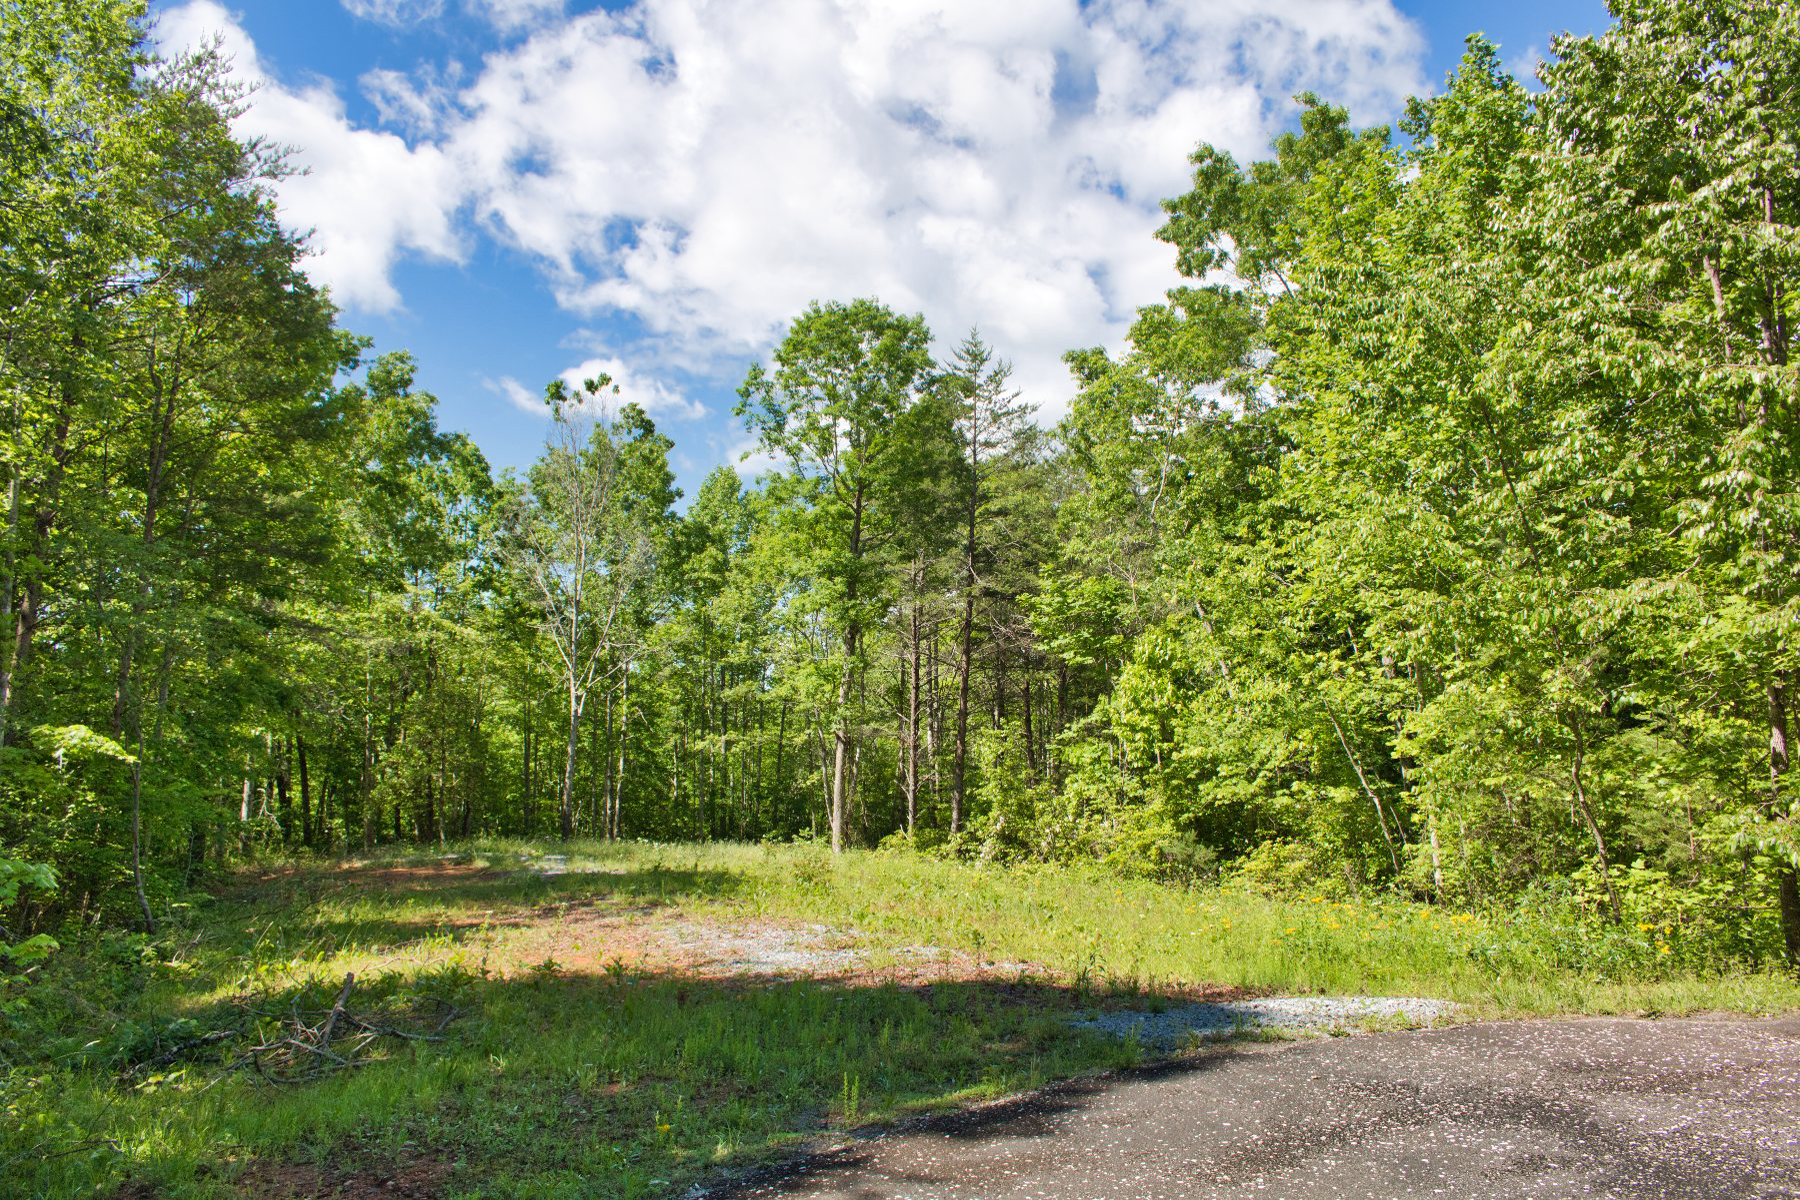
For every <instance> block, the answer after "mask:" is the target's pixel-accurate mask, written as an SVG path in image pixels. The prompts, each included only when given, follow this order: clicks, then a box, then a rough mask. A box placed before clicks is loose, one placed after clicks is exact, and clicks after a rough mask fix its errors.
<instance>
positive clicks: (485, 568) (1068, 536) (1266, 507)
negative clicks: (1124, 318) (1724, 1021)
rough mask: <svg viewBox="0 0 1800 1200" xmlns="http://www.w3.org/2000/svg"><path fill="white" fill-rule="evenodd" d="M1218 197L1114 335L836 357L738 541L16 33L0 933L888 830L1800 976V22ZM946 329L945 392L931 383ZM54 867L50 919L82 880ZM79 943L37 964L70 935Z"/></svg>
mask: <svg viewBox="0 0 1800 1200" xmlns="http://www.w3.org/2000/svg"><path fill="white" fill-rule="evenodd" d="M1615 11H1616V14H1617V23H1616V24H1615V26H1614V27H1613V28H1612V29H1611V30H1610V31H1609V32H1607V33H1606V34H1605V35H1603V36H1600V37H1597V38H1584V39H1573V38H1570V39H1564V40H1562V41H1560V42H1559V43H1558V44H1557V45H1556V47H1555V50H1554V52H1553V55H1552V61H1551V62H1550V63H1548V64H1547V65H1546V66H1545V67H1544V68H1543V70H1542V73H1541V90H1532V89H1528V88H1527V87H1526V86H1525V85H1524V84H1522V83H1521V82H1520V81H1518V80H1516V79H1514V78H1512V77H1510V76H1509V75H1508V73H1507V72H1506V71H1505V70H1504V69H1503V68H1502V67H1501V65H1500V62H1499V60H1498V57H1497V55H1496V52H1495V51H1494V49H1493V48H1492V47H1491V46H1490V45H1488V44H1486V43H1485V42H1482V41H1480V40H1479V39H1474V40H1471V42H1470V44H1469V49H1468V53H1467V56H1466V57H1465V59H1464V60H1463V63H1462V66H1461V68H1460V69H1459V70H1458V71H1457V72H1456V74H1455V75H1454V77H1453V78H1452V79H1450V80H1449V81H1448V82H1447V84H1446V86H1445V87H1444V88H1443V89H1442V91H1441V93H1440V94H1439V95H1438V96H1437V97H1435V98H1433V99H1429V100H1419V101H1415V102H1414V103H1413V104H1412V106H1411V107H1410V109H1409V111H1408V112H1407V114H1406V116H1405V119H1404V120H1403V121H1401V122H1400V124H1399V126H1398V128H1397V129H1389V128H1386V127H1377V128H1371V129H1356V128H1353V127H1352V126H1351V124H1350V123H1349V121H1348V118H1347V116H1346V113H1345V112H1344V111H1343V110H1342V109H1340V108H1337V107H1334V106H1333V105H1332V104H1331V103H1330V102H1329V100H1328V99H1320V98H1318V97H1314V96H1311V95H1307V96H1302V97H1300V107H1299V111H1298V120H1297V123H1296V124H1295V126H1294V129H1293V131H1292V132H1290V133H1288V134H1284V135H1283V136H1282V137H1281V138H1279V139H1278V140H1277V142H1276V143H1275V145H1274V147H1273V151H1272V156H1271V157H1270V158H1268V159H1267V160H1264V161H1259V162H1254V163H1239V162H1237V161H1235V160H1234V159H1233V158H1232V157H1231V156H1230V155H1228V154H1225V153H1223V152H1222V151H1219V150H1216V149H1214V148H1212V147H1208V146H1204V145H1202V146H1200V147H1199V148H1198V149H1197V150H1196V152H1195V153H1194V155H1193V159H1192V165H1193V186H1192V189H1191V190H1190V191H1188V192H1187V193H1186V194H1184V195H1181V196H1178V197H1174V198H1172V199H1170V200H1169V201H1168V202H1167V204H1166V209H1167V222H1166V224H1165V225H1164V226H1163V227H1162V230H1161V232H1160V234H1159V236H1160V237H1161V238H1162V239H1163V240H1164V241H1165V242H1167V243H1168V244H1169V246H1170V248H1171V250H1172V252H1173V254H1174V255H1175V257H1176V260H1177V262H1178V264H1179V267H1180V269H1181V271H1182V274H1183V275H1184V276H1185V278H1186V283H1185V284H1184V285H1183V286H1181V287H1179V288H1177V289H1175V290H1173V291H1171V292H1170V293H1169V294H1168V295H1167V296H1166V297H1164V298H1162V299H1160V300H1158V299H1157V298H1156V297H1150V296H1146V297H1144V298H1143V300H1144V302H1145V305H1146V306H1145V307H1144V308H1142V309H1141V310H1139V312H1138V315H1137V318H1136V321H1135V323H1134V324H1133V326H1132V330H1131V337H1130V341H1129V344H1128V345H1127V346H1126V347H1125V348H1124V349H1123V350H1122V351H1120V352H1116V353H1109V352H1108V351H1106V350H1103V349H1099V348H1089V349H1076V350H1073V351H1071V352H1070V353H1069V354H1068V355H1067V362H1068V365H1069V368H1070V370H1071V373H1072V383H1071V387H1070V396H1071V401H1070V405H1069V408H1068V415H1067V417H1066V418H1065V419H1064V420H1062V421H1061V422H1060V423H1058V424H1056V425H1055V426H1054V427H1049V428H1046V427H1044V426H1043V425H1041V424H1040V423H1039V422H1037V421H1036V420H1035V418H1034V415H1033V413H1032V411H1031V410H1030V409H1029V408H1028V407H1027V406H1026V405H1025V404H1024V403H1023V402H1022V401H1021V400H1020V398H1019V397H1018V395H1017V393H1016V392H1015V390H1014V389H1013V388H1012V386H1011V385H1010V383H1009V368H1008V365H1007V363H1006V361H1005V355H1006V350H1005V347H1003V346H992V345H989V344H988V342H987V341H985V340H984V339H983V337H982V336H981V334H980V333H978V332H969V333H967V334H964V332H963V331H960V330H952V331H946V330H937V331H933V330H930V329H928V328H927V327H926V324H925V321H924V320H923V318H921V317H918V316H911V315H906V314H902V313H897V312H895V311H893V310H891V309H890V308H888V307H886V306H884V305H883V304H881V303H880V302H879V301H877V300H875V299H832V300H821V301H820V302H818V303H816V304H814V305H812V306H811V307H809V308H808V309H807V310H806V311H805V312H803V313H799V314H796V316H795V317H794V319H793V322H792V324H791V326H790V327H789V328H788V329H787V331H786V333H785V336H784V337H783V338H782V339H781V341H780V343H779V345H778V346H777V347H776V348H775V350H774V351H773V353H772V354H771V356H770V357H769V359H768V360H767V361H766V362H764V363H762V364H759V365H757V366H754V367H752V368H751V369H750V371H749V374H748V376H747V378H746V379H745V380H744V382H743V385H742V388H741V390H740V393H739V395H740V397H741V401H740V404H739V408H738V413H739V415H740V416H741V418H742V420H743V421H744V422H745V424H746V426H747V428H748V430H749V431H750V432H751V433H753V434H754V435H755V436H756V437H757V438H758V439H759V440H760V444H761V446H762V447H763V448H764V449H765V450H767V451H768V452H770V453H771V454H773V455H774V456H775V457H776V458H777V459H778V460H779V461H780V462H781V463H782V464H784V465H783V467H782V468H781V469H780V470H777V471H775V472H772V473H770V474H768V475H765V476H762V477H760V478H757V479H745V478H743V477H741V476H740V475H739V474H738V473H737V472H736V471H734V470H733V468H732V467H730V466H725V467H720V468H719V469H718V470H716V471H715V472H714V473H713V474H712V475H711V476H709V477H708V478H707V479H706V481H705V483H704V484H703V485H702V486H701V487H700V488H699V490H698V493H697V494H696V495H693V496H691V497H683V496H681V495H680V494H679V492H678V491H677V490H676V488H675V486H674V476H673V474H672V472H671V470H670V467H669V463H668V458H669V451H670V449H671V445H672V443H671V442H670V440H669V439H668V438H667V437H666V436H664V434H662V433H661V432H659V431H658V430H657V428H656V427H655V425H654V423H653V422H652V421H651V419H650V418H649V417H648V416H647V415H646V414H645V413H644V412H643V411H642V410H641V409H639V408H637V407H635V406H633V405H630V404H619V403H617V402H616V399H615V397H614V393H613V390H612V388H611V386H610V381H609V380H606V379H604V378H601V379H594V380H591V381H589V382H588V383H587V385H586V386H585V387H583V388H580V389H572V388H568V387H566V386H564V385H562V384H561V383H556V384H552V385H551V386H550V387H549V388H547V389H546V394H545V404H546V406H547V410H548V413H549V421H548V429H549V431H550V433H549V436H548V438H547V442H546V446H545V449H544V452H543V455H542V457H541V458H539V459H538V461H537V462H536V463H535V464H533V465H532V466H531V467H530V468H529V470H527V471H525V472H523V473H520V474H515V473H508V472H502V473H499V474H496V473H495V472H493V471H491V470H490V468H489V465H488V464H487V463H486V461H485V460H484V459H483V457H482V455H481V453H480V452H479V451H478V450H477V448H476V447H475V446H474V445H473V444H472V443H471V442H470V441H469V440H468V439H467V438H466V437H465V436H463V435H461V434H457V433H450V432H446V431H443V430H440V429H439V428H438V427H437V424H436V419H435V416H434V402H433V399H432V397H431V396H430V395H428V394H425V393H424V392H422V391H420V390H419V389H418V388H417V387H415V385H414V368H413V363H412V362H411V360H410V359H409V358H408V357H407V356H406V355H405V354H402V353H386V354H380V355H375V354H374V353H373V351H372V349H371V347H370V345H369V344H368V343H367V342H366V341H365V340H362V339H359V338H358V337H356V336H355V335H353V334H351V333H349V332H346V331H345V330H344V329H343V328H341V327H340V326H339V325H338V323H337V319H336V314H335V311H334V309H333V306H332V304H331V301H330V298H329V297H328V296H326V295H323V294H321V293H320V292H319V291H318V290H317V289H315V288H314V287H313V286H312V285H311V284H310V283H309V282H308V280H307V277H306V274H305V269H304V265H305V259H304V246H303V243H302V242H301V241H300V240H299V239H297V237H296V235H295V234H294V233H292V232H291V231H289V230H286V229H284V228H283V227H282V225H281V223H280V221H279V220H278V217H277V214H276V212H275V209H274V206H273V201H272V199H271V197H270V194H269V191H268V188H267V184H268V182H269V181H270V180H271V179H273V178H274V177H276V175H277V174H278V173H279V172H280V171H281V170H282V169H283V165H282V158H281V156H280V154H279V153H277V152H275V151H274V150H273V149H271V148H270V147H266V146H261V145H257V144H254V143H251V144H246V143H245V142H243V141H241V140H238V139H235V138H234V137H233V135H232V133H231V129H230V121H231V118H232V116H233V115H234V113H235V112H236V111H237V106H238V105H239V104H240V103H242V101H243V98H242V97H241V96H240V95H239V94H238V93H237V92H236V91H235V90H234V88H233V87H232V85H231V83H230V82H229V79H228V75H227V72H226V70H225V67H224V65H223V64H221V63H220V62H219V61H218V59H217V58H216V57H214V56H212V55H209V54H206V53H201V54H197V55H195V56H192V57H188V58H183V59H178V60H174V61H162V60H158V59H156V58H155V57H153V56H152V55H151V54H150V52H149V51H148V49H147V45H146V42H145V37H144V22H143V17H142V13H141V9H140V8H135V7H134V6H133V5H130V4H120V3H114V2H112V0H34V2H33V3H30V4H24V3H20V2H19V0H0V29H3V33H0V38H3V52H4V59H3V66H0V159H3V162H0V404H3V412H0V471H3V472H4V479H5V487H6V497H5V512H4V514H3V516H0V520H3V522H4V531H3V538H0V546H3V549H4V556H3V561H0V631H3V632H4V638H3V639H0V904H4V906H5V915H4V926H5V929H4V932H0V942H11V943H14V947H13V948H14V955H13V957H14V959H15V960H16V961H23V960H24V959H26V958H27V957H28V956H29V955H30V953H32V951H31V950H29V949H25V948H24V947H23V945H22V944H23V943H24V942H25V939H27V938H30V937H31V936H32V935H34V934H39V933H44V932H56V931H58V930H59V929H69V928H72V927H74V926H75V925H78V924H84V923H85V924H97V923H116V924H135V925H137V926H140V927H144V928H147V929H153V928H154V927H155V925H156V923H157V922H158V920H159V919H160V918H161V917H162V916H163V915H164V914H166V913H167V912H168V911H169V908H170V906H171V905H172V904H175V903H177V902H179V901H180V899H181V897H182V896H183V895H184V894H185V893H186V892H187V891H188V890H189V889H190V888H192V887H193V886H194V885H195V884H196V883H197V882H198V881H200V880H202V879H203V878H205V877H206V875H207V873H208V872H210V871H213V870H216V869H217V868H218V867H219V866H220V865H221V864H224V863H226V862H229V861H232V860H235V859H238V858H240V857H242V856H245V855H253V854H256V853H260V852H263V851H265V850H267V849H269V848H273V847H281V848H285V849H288V850H293V851H300V850H314V851H319V852H326V851H343V850H355V849H357V848H359V847H368V846H372V845H375V844H377V843H386V842H394V841H404V842H424V843H440V844H441V843H444V842H446V841H448V840H451V839H457V838H462V837H467V836H472V835H476V834H513V835H527V836H540V837H568V836H570V835H574V834H581V835H589V836H604V837H609V838H636V837H656V838H664V839H671V838H684V839H748V840H756V839H765V838H767V839H794V838H803V839H804V838H817V839H821V840H828V841H829V842H830V844H831V845H832V846H833V847H838V846H843V845H863V846H872V845H877V844H884V843H888V842H897V843H903V844H908V845H911V846H913V847H916V848H918V849H921V850H925V851H931V852H936V853H942V854H947V855H956V856H963V857H970V858H979V859H981V860H984V861H993V862H1022V861H1033V860H1069V859H1097V860H1104V861H1106V862H1109V863H1111V864H1113V865H1115V866H1117V867H1118V868H1120V869H1122V870H1125V871H1129V872H1136V873H1143V874H1147V875H1151V876H1155V877H1158V878H1164V879H1168V880H1171V881H1176V882H1199V881H1210V880H1214V879H1227V880H1232V881H1236V882H1239V883H1242V884H1245V885H1248V886H1253V887H1259V888H1268V889H1303V890H1305V891H1306V892H1307V893H1308V894H1316V893H1334V894H1338V893H1346V892H1350V893H1366V892H1370V891H1376V890H1380V889H1397V890H1399V891H1401V892H1403V893H1406V894H1409V895H1413V896H1417V897H1420V898H1432V899H1439V900H1443V901H1446V902H1451V903H1456V904H1461V905H1468V906H1498V907H1512V906H1520V905H1524V906H1533V907H1544V908H1556V909H1562V910H1570V911H1580V912H1583V913H1586V914H1588V916H1589V917H1590V918H1591V919H1592V920H1594V921H1597V922H1609V921H1610V922H1638V923H1655V924H1657V925H1659V926H1660V925H1662V924H1665V923H1666V924H1668V925H1669V926H1670V927H1671V930H1672V931H1674V932H1672V933H1671V935H1670V940H1669V942H1668V946H1669V947H1670V949H1669V952H1670V953H1676V954H1680V955H1682V956H1685V957H1688V958H1690V959H1692V960H1693V961H1696V962H1702V961H1704V962H1712V961H1721V960H1726V959H1732V960H1739V961H1762V962H1773V961H1776V960H1778V959H1779V958H1781V957H1782V956H1784V955H1785V957H1786V958H1787V959H1788V960H1789V961H1790V962H1794V963H1800V890H1797V888H1796V869H1797V868H1800V806H1797V800H1796V792H1795V788H1794V785H1793V783H1792V782H1791V777H1790V776H1789V774H1788V772H1789V767H1790V746H1791V739H1792V736H1793V731H1792V722H1793V720H1794V717H1793V712H1792V710H1793V706H1794V689H1795V685H1796V678H1797V676H1800V500H1797V498H1796V480H1797V479H1800V369H1797V368H1796V366H1795V365H1794V364H1793V363H1792V362H1791V361H1790V358H1789V356H1790V352H1791V345H1792V339H1793V333H1794V329H1795V325H1796V322H1800V298H1797V297H1800V228H1797V226H1800V145H1797V142H1800V8H1796V7H1795V6H1792V5H1788V4H1782V3H1778V2H1776V0H1617V3H1615ZM934 334H935V340H934ZM46 868H47V869H46ZM35 944H36V945H38V946H40V947H41V945H42V943H41V942H40V943H35Z"/></svg>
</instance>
